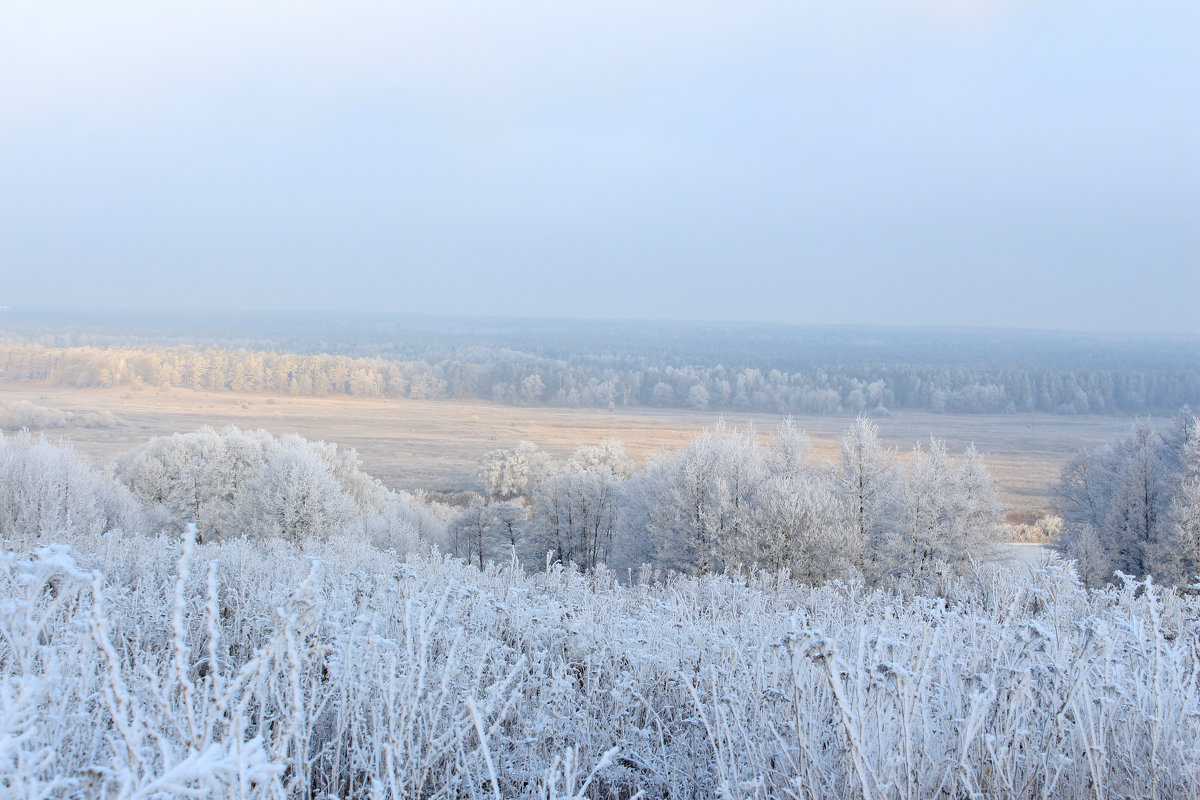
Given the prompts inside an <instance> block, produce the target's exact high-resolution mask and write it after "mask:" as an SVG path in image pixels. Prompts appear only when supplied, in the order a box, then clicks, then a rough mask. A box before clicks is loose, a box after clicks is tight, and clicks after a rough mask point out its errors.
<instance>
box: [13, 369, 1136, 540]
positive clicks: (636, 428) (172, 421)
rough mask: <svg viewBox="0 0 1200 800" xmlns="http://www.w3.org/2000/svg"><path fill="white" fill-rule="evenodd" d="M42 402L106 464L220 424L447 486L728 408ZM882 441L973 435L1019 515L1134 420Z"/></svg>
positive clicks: (909, 414)
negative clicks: (485, 464)
mask: <svg viewBox="0 0 1200 800" xmlns="http://www.w3.org/2000/svg"><path fill="white" fill-rule="evenodd" d="M21 401H25V402H29V403H32V404H34V405H35V406H41V407H47V408H51V409H55V410H60V411H68V412H74V413H75V414H80V415H81V414H83V413H86V412H97V411H99V412H104V411H107V412H109V413H111V414H112V415H113V417H114V418H115V421H116V422H115V424H114V425H111V426H108V427H88V426H84V425H81V424H80V425H74V424H67V425H65V426H62V427H56V428H54V429H53V430H51V431H49V435H51V436H52V437H53V438H58V437H62V438H66V439H70V440H71V441H72V442H73V443H74V445H75V447H76V448H77V449H78V451H79V452H81V453H82V454H84V455H86V456H87V457H88V458H90V459H92V460H93V461H96V462H106V461H109V460H111V459H113V458H115V457H117V456H119V455H120V454H121V453H123V452H126V451H128V450H131V449H133V448H134V447H137V446H138V445H140V444H141V443H143V442H144V441H146V440H147V439H149V438H151V437H154V436H163V435H168V434H171V433H175V432H185V431H191V430H195V429H196V428H199V427H200V426H202V425H212V426H213V427H215V428H218V429H219V428H222V427H224V426H226V425H237V426H239V427H241V428H263V429H265V430H267V431H270V432H271V433H273V434H275V435H277V436H279V435H283V434H287V433H298V434H300V435H302V436H304V437H306V438H309V439H324V440H326V441H331V442H336V443H337V444H338V445H339V446H342V447H353V448H355V449H356V450H357V451H358V453H359V455H360V456H361V457H362V461H363V468H364V469H365V470H366V471H367V472H368V473H370V474H371V475H373V476H375V477H376V478H378V479H380V480H381V481H382V482H383V483H384V484H385V485H387V486H388V487H390V488H403V489H426V490H430V491H433V492H450V491H456V490H462V489H470V488H473V487H474V485H475V484H474V471H475V465H476V463H477V462H478V460H479V458H480V457H481V456H482V455H483V454H484V453H486V452H488V451H489V450H493V449H496V448H502V447H511V446H513V445H514V444H515V443H516V442H518V441H520V440H522V439H529V440H531V441H533V442H536V443H537V444H538V445H539V446H541V447H542V448H543V449H545V450H547V451H549V452H550V453H551V454H552V455H554V456H556V457H560V458H562V457H566V456H567V455H569V454H570V452H571V451H572V450H574V448H576V447H578V446H579V445H581V444H591V443H596V442H598V441H600V440H603V439H607V438H615V439H619V440H621V441H622V442H624V443H625V448H626V451H627V452H628V453H629V455H630V456H631V457H632V458H633V459H634V460H635V461H636V462H638V463H641V462H642V461H643V460H644V459H645V458H646V457H647V456H649V455H650V454H652V453H654V452H656V451H658V450H659V449H660V448H662V447H668V448H674V447H678V446H680V445H683V444H684V443H686V442H687V441H688V440H689V439H690V438H691V437H693V436H695V435H696V434H697V433H699V432H700V431H701V430H702V429H703V428H705V427H706V426H712V425H713V424H714V423H715V422H716V421H717V419H718V416H717V415H716V414H714V413H712V412H698V411H687V410H682V409H649V408H638V409H622V410H618V411H604V410H599V409H571V408H545V407H542V408H521V407H513V406H505V405H498V404H494V403H487V402H483V401H453V400H432V401H423V400H411V399H370V398H355V397H346V396H336V397H324V398H310V397H288V396H264V395H251V394H240V393H236V392H199V391H194V390H190V389H170V390H165V391H164V390H157V389H141V390H129V389H126V388H115V389H71V388H66V387H60V386H38V385H21V386H12V385H9V386H0V406H2V405H4V404H12V403H18V402H21ZM725 419H726V421H727V423H729V424H731V425H738V426H742V425H746V424H748V423H753V424H754V425H756V426H757V427H758V429H759V430H760V431H762V432H764V433H767V432H769V431H770V430H771V429H772V428H773V427H774V426H775V425H776V424H777V423H778V422H779V421H780V420H782V419H783V418H782V417H781V416H778V415H770V414H750V415H743V414H728V415H725ZM794 419H795V420H796V421H797V423H798V424H799V426H800V427H801V428H803V429H805V430H806V431H808V433H809V435H810V437H811V438H812V443H813V452H814V453H815V454H816V455H817V456H818V457H821V458H827V459H832V458H836V456H837V451H838V439H839V437H840V435H841V434H842V432H843V431H844V430H845V429H846V428H847V427H848V426H849V425H850V423H851V422H852V421H853V418H852V417H850V416H848V415H804V416H795V417H794ZM876 422H877V423H878V424H879V427H880V433H881V437H882V440H883V442H884V444H886V445H889V446H895V447H897V448H899V449H900V451H901V452H905V451H907V450H909V449H910V448H911V447H912V446H913V444H915V443H916V442H921V441H928V439H929V437H930V436H931V435H932V436H935V437H937V438H939V439H944V440H945V441H946V443H947V445H948V446H949V448H950V449H951V451H953V452H960V451H962V450H963V449H964V448H966V447H967V446H968V445H969V444H971V443H972V442H973V443H974V444H975V446H976V448H978V450H979V451H980V452H981V453H982V454H983V456H984V461H985V463H986V464H987V465H988V467H989V469H990V470H991V472H992V475H993V476H994V477H995V478H996V482H997V488H998V489H999V492H1000V497H1001V500H1002V501H1003V502H1004V504H1005V505H1006V506H1007V507H1008V509H1009V510H1010V515H1011V516H1010V518H1012V519H1022V520H1027V519H1029V518H1031V517H1033V516H1037V515H1040V514H1042V513H1044V512H1046V511H1048V510H1049V509H1050V499H1049V491H1050V486H1051V485H1052V484H1053V482H1054V481H1055V480H1056V479H1057V477H1058V474H1059V470H1060V469H1061V468H1062V465H1063V464H1064V463H1065V461H1066V460H1067V459H1068V458H1069V457H1070V456H1071V455H1072V454H1073V453H1075V452H1076V451H1077V450H1079V449H1080V448H1083V447H1092V446H1097V445H1100V444H1103V443H1104V442H1107V441H1110V440H1112V439H1114V438H1116V437H1119V436H1121V435H1123V434H1125V433H1127V432H1128V430H1129V427H1130V425H1131V423H1132V422H1133V420H1132V419H1130V418H1127V417H1109V416H1095V415H1085V416H1061V415H1056V416H1047V415H1040V414H1038V415H1034V414H1008V415H983V414H971V415H953V414H935V413H930V412H922V411H900V412H893V413H891V414H890V415H888V416H885V417H879V418H877V419H876Z"/></svg>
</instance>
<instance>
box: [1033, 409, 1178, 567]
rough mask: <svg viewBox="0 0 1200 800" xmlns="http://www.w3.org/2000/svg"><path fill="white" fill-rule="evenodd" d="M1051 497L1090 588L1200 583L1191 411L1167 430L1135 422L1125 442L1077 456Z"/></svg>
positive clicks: (1073, 554)
mask: <svg viewBox="0 0 1200 800" xmlns="http://www.w3.org/2000/svg"><path fill="white" fill-rule="evenodd" d="M1055 495H1056V498H1057V502H1058V504H1059V507H1060V511H1061V513H1062V518H1063V542H1064V544H1065V546H1066V548H1067V552H1068V553H1070V555H1071V556H1072V558H1074V559H1076V561H1077V562H1078V564H1079V571H1080V575H1081V576H1082V577H1083V579H1084V580H1085V581H1086V582H1087V583H1088V584H1089V585H1097V584H1099V583H1103V582H1105V581H1112V580H1114V579H1115V578H1114V576H1115V575H1116V573H1118V572H1121V573H1125V574H1129V575H1136V576H1141V575H1154V577H1155V579H1156V580H1159V581H1160V582H1167V583H1179V584H1183V585H1188V584H1190V583H1194V582H1197V581H1200V420H1197V418H1196V417H1195V416H1194V415H1193V414H1192V413H1191V410H1190V409H1187V408H1185V409H1183V410H1182V411H1181V412H1180V413H1179V414H1178V415H1177V416H1176V417H1175V419H1174V421H1173V422H1172V423H1171V425H1170V426H1168V427H1167V428H1166V429H1165V430H1158V429H1155V428H1153V427H1151V426H1150V424H1149V423H1147V422H1145V421H1138V422H1137V423H1135V424H1134V425H1133V427H1132V429H1131V430H1130V432H1129V435H1128V436H1125V437H1124V438H1122V439H1119V440H1117V441H1114V442H1109V443H1108V444H1106V445H1104V446H1102V447H1098V448H1094V449H1088V450H1083V451H1081V452H1080V453H1078V454H1077V455H1076V456H1075V457H1074V458H1072V459H1071V460H1070V461H1069V462H1068V463H1067V465H1066V466H1065V467H1064V468H1063V471H1062V475H1061V477H1060V480H1059V482H1058V484H1057V485H1056V487H1055ZM1198 588H1200V587H1198Z"/></svg>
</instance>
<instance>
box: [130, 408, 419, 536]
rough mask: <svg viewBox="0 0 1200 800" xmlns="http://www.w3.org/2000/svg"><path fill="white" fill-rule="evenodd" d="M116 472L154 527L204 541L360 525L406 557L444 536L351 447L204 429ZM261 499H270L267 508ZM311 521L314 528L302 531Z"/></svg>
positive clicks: (171, 439)
mask: <svg viewBox="0 0 1200 800" xmlns="http://www.w3.org/2000/svg"><path fill="white" fill-rule="evenodd" d="M288 454H291V455H288ZM285 456H286V457H285ZM119 472H120V475H121V477H122V478H123V479H124V481H125V482H126V483H127V485H128V486H129V487H130V489H131V490H132V492H133V494H134V495H135V496H136V497H137V498H138V500H140V501H141V503H142V504H143V505H144V506H145V507H146V508H147V510H148V513H149V514H150V516H151V519H152V520H153V521H154V523H155V526H156V527H158V528H159V529H167V530H172V531H181V530H183V528H184V526H186V525H187V524H190V523H195V524H196V526H197V530H198V532H199V534H200V536H201V539H202V540H203V541H209V540H213V539H222V538H229V537H236V536H241V535H243V534H245V535H249V536H257V535H276V534H283V535H287V536H292V535H305V536H307V535H310V534H312V535H320V536H326V535H329V534H332V533H336V532H338V531H342V530H348V529H350V528H353V529H354V530H358V529H359V528H360V527H361V528H362V529H363V530H364V531H365V532H366V533H367V535H369V536H370V537H371V540H372V541H374V542H377V543H378V544H379V545H380V546H385V547H393V548H396V549H399V550H401V551H404V550H407V549H410V548H411V547H413V546H415V542H416V541H417V539H418V538H419V537H423V538H425V539H427V540H431V541H436V540H437V539H438V538H439V537H440V534H441V522H440V521H439V520H438V519H437V518H436V517H435V516H434V515H432V514H431V513H429V511H428V509H426V508H425V507H424V504H422V503H420V502H419V501H417V500H416V499H414V498H413V497H412V496H410V495H407V494H405V493H402V492H392V491H390V490H388V489H386V488H385V487H384V486H382V485H381V484H380V483H379V482H378V481H377V480H375V479H374V478H372V477H371V476H370V475H368V474H367V473H366V472H364V471H363V470H362V465H361V461H360V460H359V457H358V454H357V453H356V452H355V451H354V450H353V449H352V448H351V449H339V448H338V447H337V446H336V445H334V444H332V443H327V442H322V441H309V440H307V439H304V438H303V437H300V436H296V435H288V436H284V437H282V438H280V439H276V438H275V437H274V436H272V435H271V434H270V433H267V432H266V431H263V430H254V431H243V430H240V429H238V428H237V427H234V426H229V427H227V428H225V429H224V430H222V431H221V432H220V433H218V432H216V431H214V430H213V429H212V428H211V427H207V426H206V427H203V428H201V429H199V430H197V431H193V432H191V433H177V434H174V435H172V436H165V437H158V438H155V439H151V440H150V441H149V442H147V443H146V444H145V445H143V446H142V447H141V448H139V449H137V450H135V451H134V452H133V453H131V454H130V455H128V456H127V457H126V458H124V459H123V460H122V462H121V465H120V470H119ZM268 473H273V474H268ZM320 476H323V477H320ZM261 491H269V492H271V499H270V501H268V500H266V499H264V498H263V497H261V496H258V493H259V492H261ZM334 491H336V496H335V495H334V494H332V493H331V492H334ZM286 498H291V501H294V502H295V503H308V504H309V505H308V507H307V508H300V507H296V508H290V509H285V508H283V507H282V506H279V505H278V504H279V503H280V502H283V501H284V500H285V499H286ZM270 503H274V504H276V505H275V507H274V509H273V510H270V509H269V508H268V506H269V504H270ZM314 503H315V505H314ZM347 509H348V510H347ZM347 514H349V515H350V516H352V517H353V518H354V519H353V520H349V521H348V520H347V519H346V515H347ZM305 515H307V516H308V518H309V519H310V523H311V524H300V523H299V520H300V519H301V518H302V517H304V516H305ZM260 524H261V525H262V526H264V527H262V528H261V529H260V528H259V527H256V526H258V525H260ZM347 526H349V527H347ZM318 527H319V528H321V529H322V530H320V531H318V530H317V528H318ZM301 532H304V533H302V534H301Z"/></svg>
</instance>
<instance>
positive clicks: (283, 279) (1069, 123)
mask: <svg viewBox="0 0 1200 800" xmlns="http://www.w3.org/2000/svg"><path fill="white" fill-rule="evenodd" d="M5 304H8V305H38V306H52V305H69V306H124V307H177V308H320V309H327V310H370V311H420V312H431V313H462V314H492V315H518V316H586V317H610V318H622V317H647V318H686V319H731V320H763V321H774V322H797V323H880V324H944V325H987V326H1017V327H1037V328H1069V329H1089V330H1146V331H1181V332H1200V311H1198V309H1200V3H1198V2H1195V1H1194V0H1184V1H1181V2H1158V1H1157V0H1149V1H1148V2H1136V3H1133V2H1104V1H1103V0H1088V1H1086V2H1069V1H1068V0H1055V1H1054V2H1050V1H1049V0H1048V1H1047V2H1040V3H1039V2H969V1H968V0H913V1H912V2H894V1H893V0H871V1H868V0H839V1H838V2H827V1H826V0H822V2H812V1H811V0H810V1H808V2H804V1H802V0H792V2H778V3H745V2H739V3H732V2H730V3H706V2H696V1H695V0H691V1H690V2H684V1H682V0H681V2H622V1H621V0H606V1H605V2H588V3H569V2H564V0H554V1H551V0H547V1H545V2H527V1H526V0H517V1H515V2H505V3H498V2H473V3H456V2H449V1H448V0H440V1H438V2H428V3H423V2H422V3H414V2H401V3H396V2H391V3H383V2H358V1H357V0H342V1H341V2H321V3H318V2H299V1H298V0H287V1H286V2H285V1H283V0H280V1H279V2H218V1H216V0H209V1H208V2H204V3H190V2H189V3H182V2H181V3H161V2H142V3H132V2H122V1H121V0H115V1H111V2H103V3H99V2H94V1H93V0H86V1H84V2H56V3H51V2H44V0H35V1H32V2H27V1H26V0H15V1H14V0H9V1H8V2H6V3H4V5H3V6H2V7H0V305H5Z"/></svg>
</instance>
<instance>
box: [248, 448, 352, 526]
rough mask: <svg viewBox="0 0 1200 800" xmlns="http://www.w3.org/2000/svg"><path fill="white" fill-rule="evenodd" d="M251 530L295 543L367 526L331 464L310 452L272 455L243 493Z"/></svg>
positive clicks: (295, 451) (288, 452)
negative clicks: (341, 485)
mask: <svg viewBox="0 0 1200 800" xmlns="http://www.w3.org/2000/svg"><path fill="white" fill-rule="evenodd" d="M238 512H239V516H240V517H241V519H242V524H243V525H244V527H245V529H246V530H250V531H255V532H257V533H258V534H259V535H262V536H278V537H282V538H284V539H288V540H290V541H294V542H303V541H308V540H312V539H324V538H328V537H330V536H333V535H335V534H341V533H347V532H351V531H353V530H354V529H355V528H359V529H360V530H361V517H359V515H358V514H357V513H356V509H355V507H354V504H353V502H352V501H351V500H350V498H349V497H348V496H347V495H346V493H345V492H343V491H342V489H341V487H340V486H339V485H338V482H337V479H336V478H334V477H333V475H331V474H330V472H329V470H328V468H327V467H326V465H325V463H324V462H323V461H321V459H320V458H319V457H318V456H317V455H316V454H315V453H312V452H310V451H307V450H301V449H295V448H287V449H282V450H280V451H279V452H277V453H275V454H274V455H272V456H271V457H270V458H269V459H267V462H266V463H265V464H264V465H263V468H262V469H261V470H260V471H259V472H258V474H257V475H256V476H255V478H254V480H253V481H251V482H250V484H249V485H248V486H247V489H246V491H244V492H242V493H240V495H239V507H238Z"/></svg>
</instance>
